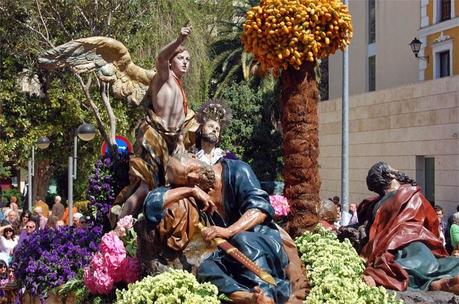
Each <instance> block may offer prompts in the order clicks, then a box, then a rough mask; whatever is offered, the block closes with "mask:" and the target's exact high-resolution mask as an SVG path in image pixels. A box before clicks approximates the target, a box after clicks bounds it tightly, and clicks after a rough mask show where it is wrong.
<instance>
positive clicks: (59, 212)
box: [51, 195, 65, 220]
mask: <svg viewBox="0 0 459 304" xmlns="http://www.w3.org/2000/svg"><path fill="white" fill-rule="evenodd" d="M61 200H62V198H61V197H60V196H59V195H56V197H55V198H54V205H53V209H52V211H51V212H52V215H54V216H56V217H57V218H58V219H59V220H61V219H62V218H63V217H64V211H65V207H64V205H63V204H62V203H61Z"/></svg>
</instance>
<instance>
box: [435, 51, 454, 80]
mask: <svg viewBox="0 0 459 304" xmlns="http://www.w3.org/2000/svg"><path fill="white" fill-rule="evenodd" d="M435 56H436V59H437V63H438V64H437V73H436V74H437V78H441V77H448V76H450V75H451V71H450V64H451V63H450V54H449V50H447V51H442V52H438V53H436V54H435Z"/></svg>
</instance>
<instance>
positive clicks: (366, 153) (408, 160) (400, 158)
mask: <svg viewBox="0 0 459 304" xmlns="http://www.w3.org/2000/svg"><path fill="white" fill-rule="evenodd" d="M319 113H320V114H319V115H320V116H319V117H320V128H319V136H320V143H319V144H320V158H319V164H320V166H321V169H320V175H321V178H322V188H321V197H322V198H327V197H330V196H333V195H337V194H338V195H339V193H340V187H341V182H340V174H341V173H340V172H341V171H340V170H341V169H340V168H341V99H334V100H329V101H324V102H321V103H320V106H319ZM349 125H350V136H349V137H350V151H349V153H350V200H351V201H356V202H360V201H361V200H362V199H363V198H365V197H367V196H369V195H372V193H370V192H369V191H368V190H367V188H366V185H365V177H366V173H367V171H368V169H369V167H370V166H371V165H372V164H374V163H375V162H377V161H380V160H384V161H387V162H388V163H390V164H391V165H392V166H393V167H395V168H397V169H400V170H402V171H404V172H405V173H407V174H408V175H410V176H411V177H413V178H415V177H416V156H417V155H425V156H431V157H434V158H435V200H436V203H437V204H439V205H441V206H443V207H444V208H445V209H446V212H447V213H449V214H450V213H452V212H453V211H454V209H455V207H456V205H457V204H459V139H458V135H459V76H455V77H448V78H443V79H439V80H431V81H425V82H422V83H419V84H413V85H407V86H403V87H398V88H394V89H387V90H381V91H377V92H371V93H365V94H360V95H356V96H352V97H351V98H350V121H349Z"/></svg>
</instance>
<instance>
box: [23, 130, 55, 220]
mask: <svg viewBox="0 0 459 304" xmlns="http://www.w3.org/2000/svg"><path fill="white" fill-rule="evenodd" d="M49 143H50V141H49V139H48V137H46V136H41V137H39V138H38V140H37V142H36V143H35V144H33V145H32V159H31V160H29V161H27V175H28V182H27V183H28V189H27V198H28V204H29V211H31V212H32V200H33V197H32V192H33V190H32V189H33V187H32V177H33V176H34V175H35V170H34V168H35V145H37V147H38V148H39V149H40V150H44V149H46V148H48V147H49Z"/></svg>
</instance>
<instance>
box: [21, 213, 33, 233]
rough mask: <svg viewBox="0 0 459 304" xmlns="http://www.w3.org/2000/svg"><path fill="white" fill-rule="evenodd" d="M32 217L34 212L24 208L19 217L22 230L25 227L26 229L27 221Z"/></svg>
mask: <svg viewBox="0 0 459 304" xmlns="http://www.w3.org/2000/svg"><path fill="white" fill-rule="evenodd" d="M31 218H32V212H30V211H29V210H24V211H23V212H22V213H21V217H20V219H19V229H20V231H22V230H23V229H25V226H26V224H27V222H28V221H29V220H30V219H31Z"/></svg>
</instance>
